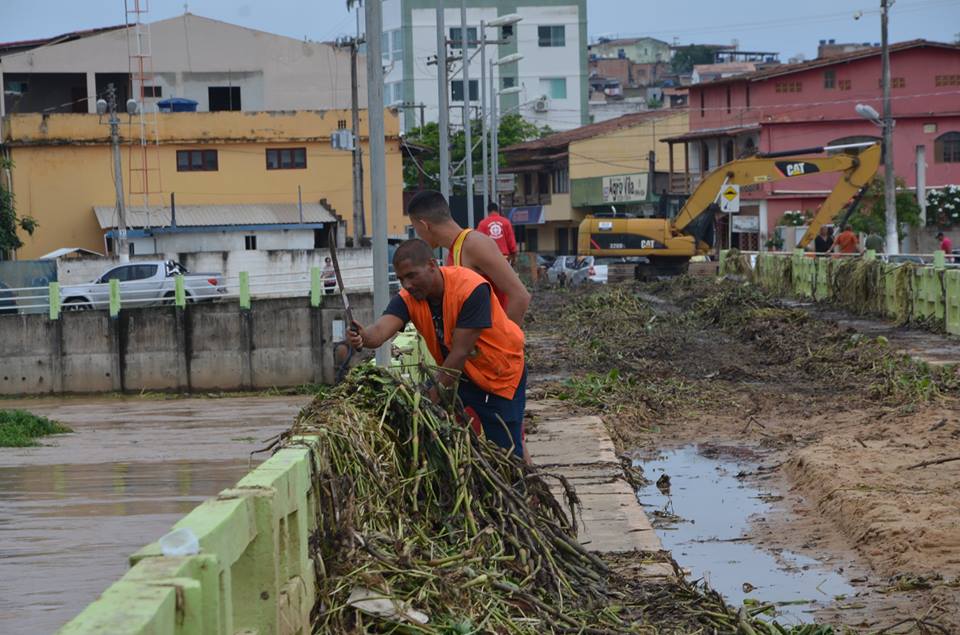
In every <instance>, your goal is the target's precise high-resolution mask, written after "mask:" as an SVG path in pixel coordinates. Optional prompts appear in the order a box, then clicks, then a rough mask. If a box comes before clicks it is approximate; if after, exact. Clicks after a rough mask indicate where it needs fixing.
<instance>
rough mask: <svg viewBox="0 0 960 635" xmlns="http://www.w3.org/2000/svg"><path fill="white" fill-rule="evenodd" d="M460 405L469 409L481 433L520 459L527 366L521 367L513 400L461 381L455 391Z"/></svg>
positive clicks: (525, 400)
mask: <svg viewBox="0 0 960 635" xmlns="http://www.w3.org/2000/svg"><path fill="white" fill-rule="evenodd" d="M457 394H458V395H459V396H460V400H461V401H462V402H463V406H464V408H473V410H474V411H475V412H476V413H477V416H478V417H479V418H480V424H481V425H482V426H483V435H484V436H485V437H487V438H488V439H490V440H491V441H493V442H494V443H496V444H497V445H499V446H500V447H501V448H504V449H508V450H509V449H511V448H512V449H513V453H514V454H516V455H517V456H518V457H520V458H523V411H524V409H525V408H526V404H527V368H526V366H524V368H523V375H522V376H521V377H520V384H519V385H518V386H517V392H516V393H515V394H514V395H513V399H504V398H503V397H499V396H497V395H493V394H490V393H488V392H486V391H483V390H481V389H480V388H477V386H476V385H475V384H473V383H471V382H467V381H464V382H461V383H460V388H459V389H458V391H457Z"/></svg>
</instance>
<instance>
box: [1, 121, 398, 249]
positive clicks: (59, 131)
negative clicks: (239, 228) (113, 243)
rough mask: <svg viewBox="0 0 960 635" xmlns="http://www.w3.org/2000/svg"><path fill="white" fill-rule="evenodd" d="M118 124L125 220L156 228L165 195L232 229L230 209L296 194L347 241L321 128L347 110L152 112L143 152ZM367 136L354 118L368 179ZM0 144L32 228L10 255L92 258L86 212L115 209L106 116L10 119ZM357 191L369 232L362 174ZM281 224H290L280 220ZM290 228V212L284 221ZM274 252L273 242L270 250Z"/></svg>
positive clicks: (391, 129)
mask: <svg viewBox="0 0 960 635" xmlns="http://www.w3.org/2000/svg"><path fill="white" fill-rule="evenodd" d="M385 118H386V122H385V128H386V136H387V139H386V174H387V192H386V194H387V216H388V233H389V234H390V235H391V236H397V237H400V236H404V235H406V225H407V222H406V219H405V217H404V216H403V210H402V190H403V168H402V160H401V154H400V145H399V144H400V141H399V135H398V132H399V127H398V120H397V117H396V114H395V113H393V112H391V111H387V113H386V117H385ZM121 120H122V123H121V125H120V134H121V157H122V176H123V184H124V195H125V199H126V203H127V206H128V209H129V210H130V214H131V217H132V218H140V217H143V216H147V217H151V214H149V213H148V212H150V211H153V212H154V213H153V214H152V218H153V219H154V223H157V222H160V223H161V224H162V223H163V222H164V220H160V221H158V220H157V219H165V220H166V221H169V217H170V214H169V207H170V199H171V194H174V195H175V201H176V207H177V208H180V207H181V206H182V207H183V208H185V209H186V208H191V207H194V208H196V209H201V210H203V211H204V213H207V214H212V215H213V216H215V218H214V220H213V221H211V223H210V224H211V225H216V226H229V225H236V224H237V223H239V222H242V221H237V220H233V219H231V218H230V215H231V213H232V212H231V210H232V209H237V208H240V209H246V208H245V207H244V206H257V209H258V210H261V211H262V209H263V208H267V209H268V210H269V208H270V207H271V205H272V206H274V207H277V208H278V209H280V208H282V209H284V210H289V209H290V206H291V205H293V206H294V209H296V206H297V204H298V195H299V196H300V197H301V200H302V202H303V205H304V207H305V208H307V207H309V208H310V209H316V208H317V207H318V205H319V206H322V208H323V209H324V210H325V211H324V214H325V216H324V218H329V214H327V213H326V212H331V213H333V214H334V215H336V216H338V217H339V218H341V219H343V221H345V223H346V230H347V235H352V232H353V229H352V227H353V181H352V153H351V152H349V151H345V150H338V149H334V148H332V147H331V142H330V138H331V133H333V132H334V131H336V130H337V129H341V128H345V127H347V126H348V124H349V121H350V112H349V111H348V110H328V111H296V112H263V111H261V112H177V113H162V114H158V115H156V128H152V127H151V126H152V124H151V122H152V121H153V116H150V117H146V118H145V120H146V121H147V136H148V137H149V138H150V139H152V140H154V141H155V142H156V144H155V145H150V146H148V147H147V148H146V150H144V149H143V148H141V146H140V138H141V126H140V118H139V117H136V116H134V117H128V116H127V115H122V116H121ZM366 130H367V128H366V113H365V112H362V113H361V138H362V147H363V150H364V152H363V158H364V174H365V175H369V174H370V171H369V162H368V159H369V153H368V152H367V139H366V134H367V133H366ZM0 138H2V141H3V144H4V146H5V148H6V150H7V152H8V153H9V158H11V159H12V160H13V162H14V169H13V174H12V184H13V192H14V195H15V196H16V204H17V211H18V214H19V215H20V216H32V217H33V218H34V219H36V220H37V222H38V224H39V227H38V229H37V231H36V232H35V233H34V235H33V236H22V239H23V242H24V247H23V248H21V249H20V250H19V252H18V254H17V257H18V258H20V259H27V258H36V257H38V256H40V255H43V254H45V253H48V252H50V251H53V250H55V249H57V248H60V247H84V248H87V249H91V250H95V251H100V252H102V251H103V250H104V233H105V232H104V229H105V228H104V227H102V226H101V225H102V224H103V223H102V222H98V218H97V214H95V211H94V210H95V208H101V214H100V216H101V217H102V216H103V214H102V209H103V208H113V207H114V205H115V199H116V196H115V187H114V179H113V160H112V154H111V148H110V127H109V125H107V118H106V117H98V116H97V115H94V114H23V115H8V116H7V117H5V118H4V119H3V130H2V136H0ZM364 185H365V188H364V202H365V216H366V233H367V235H369V233H370V228H371V227H372V222H371V214H370V183H369V178H365V183H364ZM298 188H299V193H298ZM138 213H139V215H138ZM280 216H282V214H281V215H280ZM284 218H286V220H287V221H290V220H291V219H290V218H289V214H288V215H287V217H284ZM101 220H102V219H101ZM297 221H298V219H297V218H296V217H294V218H293V219H292V222H290V223H288V224H290V225H294V224H296V223H297ZM134 226H135V225H134ZM152 226H154V227H156V224H153V225H152ZM277 226H279V225H277ZM289 246H290V247H299V248H302V246H298V245H289ZM310 246H311V247H312V246H313V245H312V244H311V245H310ZM282 247H283V245H277V244H276V241H275V242H274V246H273V248H282ZM241 248H243V247H241ZM248 248H249V246H248ZM261 248H263V247H261Z"/></svg>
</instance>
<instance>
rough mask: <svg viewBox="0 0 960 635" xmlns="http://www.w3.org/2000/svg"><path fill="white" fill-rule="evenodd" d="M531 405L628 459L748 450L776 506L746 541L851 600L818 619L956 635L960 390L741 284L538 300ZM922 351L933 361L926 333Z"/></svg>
mask: <svg viewBox="0 0 960 635" xmlns="http://www.w3.org/2000/svg"><path fill="white" fill-rule="evenodd" d="M527 332H528V348H529V367H530V371H531V373H530V376H531V392H532V394H533V395H534V396H536V395H537V394H541V395H543V394H547V395H551V396H560V397H562V398H565V399H568V400H569V403H570V407H571V408H573V409H583V410H585V411H591V412H598V413H600V414H602V415H603V417H604V420H605V421H606V423H607V425H608V426H609V428H610V431H611V433H612V436H614V438H615V440H616V442H617V444H618V446H619V448H620V450H621V451H623V452H624V453H629V452H647V453H649V452H651V451H659V450H666V449H671V448H676V447H680V446H685V445H689V444H691V443H692V444H698V445H700V446H701V448H707V447H709V448H710V449H711V451H713V452H718V451H719V452H731V453H738V452H740V453H742V452H748V453H750V455H751V456H752V457H753V459H754V461H755V462H756V463H757V464H759V465H760V466H761V467H760V468H759V469H758V470H756V472H755V473H753V474H748V475H744V477H745V478H747V479H752V480H753V481H757V482H762V486H763V487H764V489H765V490H767V491H770V490H773V491H775V492H777V493H778V494H779V495H780V496H782V497H783V499H782V500H781V501H780V502H779V503H777V508H776V511H775V512H774V513H771V514H768V515H766V516H765V517H763V518H757V519H754V522H753V524H752V527H751V530H750V532H749V534H748V537H749V539H750V540H751V542H753V543H755V544H758V545H761V546H763V547H766V548H770V549H790V550H792V551H794V552H798V553H802V554H805V555H809V556H812V557H814V558H816V559H818V560H821V561H824V562H828V563H829V564H830V566H831V567H833V568H835V569H836V570H838V571H841V572H843V574H844V575H845V576H846V577H847V579H848V580H850V581H851V583H852V584H853V585H854V586H855V588H856V589H857V594H856V595H855V596H854V597H846V598H843V599H840V600H838V601H836V602H835V603H834V604H833V605H832V606H831V607H829V608H828V609H826V610H823V611H821V612H820V613H819V614H818V615H817V618H818V621H823V622H825V623H830V624H834V625H837V626H846V627H849V628H851V629H852V630H856V631H860V632H877V631H879V630H880V629H883V628H887V627H890V626H892V625H895V624H897V623H898V622H901V621H903V623H902V624H901V625H900V626H898V627H896V628H895V629H892V630H888V631H885V632H898V633H899V632H909V631H911V630H913V631H914V632H918V631H919V632H943V633H954V632H960V460H954V461H949V460H948V461H946V462H938V461H944V459H951V458H954V457H960V407H958V406H960V376H958V374H957V372H956V370H955V369H954V368H952V367H950V366H946V367H928V366H927V365H926V364H923V363H920V362H917V361H915V360H913V359H911V358H909V357H907V356H905V355H903V354H902V352H901V351H899V350H898V349H897V348H896V341H894V343H891V342H889V341H888V340H887V338H884V337H880V338H876V337H874V336H873V335H869V336H868V335H864V334H862V333H860V332H857V331H856V330H853V329H851V328H850V327H849V326H841V325H839V324H837V323H836V322H833V321H831V320H828V319H823V318H822V317H821V316H820V315H819V314H817V315H814V314H812V313H811V312H809V311H807V310H805V309H803V308H796V307H787V306H783V305H781V304H779V303H778V302H777V301H775V300H772V299H771V298H769V297H766V296H764V295H763V294H762V293H761V292H759V291H758V290H757V289H756V288H754V287H752V286H750V285H745V284H742V283H739V282H736V281H716V280H714V279H705V278H704V279H694V278H678V279H675V280H673V281H670V282H661V283H654V284H648V285H643V286H615V285H608V286H604V287H592V288H584V289H578V290H547V291H541V292H538V293H537V294H535V299H534V306H533V308H532V311H531V314H530V316H529V323H528V325H527ZM924 337H929V338H930V339H929V342H928V343H930V344H931V345H932V348H934V349H935V348H937V340H936V338H938V337H942V336H937V335H929V336H924Z"/></svg>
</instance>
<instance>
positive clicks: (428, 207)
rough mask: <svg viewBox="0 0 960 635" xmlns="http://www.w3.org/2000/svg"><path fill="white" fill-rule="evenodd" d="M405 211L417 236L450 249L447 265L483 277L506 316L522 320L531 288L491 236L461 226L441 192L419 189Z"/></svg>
mask: <svg viewBox="0 0 960 635" xmlns="http://www.w3.org/2000/svg"><path fill="white" fill-rule="evenodd" d="M407 215H408V216H409V217H410V221H411V222H412V223H413V229H414V231H416V232H417V236H419V237H420V238H421V239H423V240H424V241H425V242H426V243H427V244H429V245H430V246H431V247H433V248H434V249H436V248H437V247H443V248H444V249H449V250H450V253H449V255H448V256H447V264H448V265H452V266H455V267H468V268H470V269H473V270H474V271H476V272H477V273H479V274H480V275H481V276H483V277H484V278H486V280H487V282H489V283H490V285H491V286H492V287H493V292H494V294H495V295H496V296H497V299H499V300H500V304H501V306H502V307H503V310H504V311H506V313H507V316H508V317H509V318H510V319H511V320H513V321H514V322H515V323H516V324H518V325H522V324H523V316H524V314H525V313H526V312H527V307H529V306H530V292H529V291H527V288H526V287H525V286H523V283H522V282H521V281H520V278H519V277H518V276H517V273H516V272H515V271H514V270H513V269H512V268H511V267H510V264H509V263H508V262H507V261H506V259H505V258H504V257H503V254H501V253H500V248H499V247H498V246H497V243H496V242H495V241H494V240H493V239H492V238H490V237H489V236H487V235H485V234H482V233H480V232H478V231H473V230H472V229H463V228H462V227H460V225H458V224H457V221H455V220H453V217H452V216H451V215H450V206H449V205H448V204H447V200H446V199H445V198H444V197H443V194H441V193H440V192H435V191H433V190H424V191H422V192H418V193H417V195H416V196H414V197H413V198H412V199H411V200H410V203H409V204H408V205H407Z"/></svg>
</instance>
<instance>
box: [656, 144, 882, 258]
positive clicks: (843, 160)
mask: <svg viewBox="0 0 960 635" xmlns="http://www.w3.org/2000/svg"><path fill="white" fill-rule="evenodd" d="M847 147H859V144H856V145H854V146H837V147H836V148H838V149H839V148H847ZM831 149H834V148H831V147H829V146H827V147H822V148H810V149H808V150H800V151H796V152H789V153H777V154H768V155H758V156H755V157H750V158H748V159H738V160H736V161H731V162H730V163H727V164H724V165H722V166H720V167H719V168H717V169H716V170H714V171H713V172H711V173H710V174H708V175H707V176H706V178H704V179H703V181H701V182H700V184H699V185H698V186H697V189H696V190H694V192H693V194H691V195H690V198H688V199H687V202H686V203H685V204H684V206H683V209H681V210H680V213H679V214H678V215H677V218H676V220H674V222H673V229H674V230H676V231H678V232H683V230H684V228H685V227H687V226H688V225H690V224H691V223H693V222H694V221H696V220H697V218H699V217H700V216H701V215H703V214H704V213H706V212H707V210H708V209H710V208H711V204H712V203H714V202H715V201H716V200H717V197H718V195H719V193H720V189H721V188H722V187H725V186H726V185H741V186H743V185H756V184H761V183H770V182H773V181H779V180H782V179H788V178H793V177H797V176H806V175H809V174H817V173H821V172H823V173H826V172H842V173H843V175H842V176H841V178H840V180H839V181H838V182H837V184H836V186H834V188H833V191H832V192H830V195H829V196H827V199H826V200H825V201H824V202H823V205H821V206H820V209H819V210H817V213H816V215H815V216H814V218H813V221H812V222H811V223H810V226H809V227H808V229H807V233H806V234H804V236H803V238H802V239H801V241H800V244H799V245H798V246H800V247H805V246H806V245H807V244H808V243H809V242H810V241H811V240H813V237H814V236H816V234H817V232H818V231H819V230H820V226H821V225H823V224H824V223H828V222H830V220H832V219H833V217H834V216H836V214H837V213H838V212H839V211H840V210H841V209H842V208H843V206H844V205H845V204H846V202H847V201H848V200H850V199H851V198H852V197H853V196H855V195H856V194H857V192H859V191H860V189H861V188H863V187H865V186H866V185H867V183H868V182H869V181H870V179H871V178H873V175H874V174H876V172H877V168H878V167H879V166H880V145H879V144H870V145H869V147H865V148H864V149H863V150H862V151H860V152H859V153H857V154H847V153H841V154H835V155H833V156H827V157H809V156H803V155H807V154H813V153H818V152H824V151H827V150H831Z"/></svg>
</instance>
